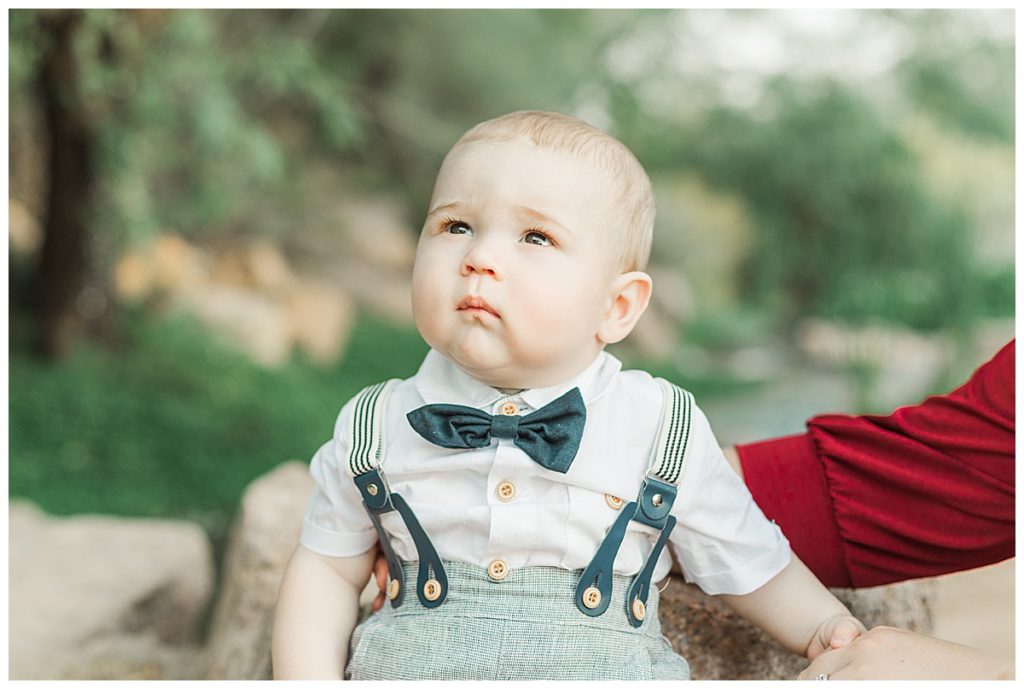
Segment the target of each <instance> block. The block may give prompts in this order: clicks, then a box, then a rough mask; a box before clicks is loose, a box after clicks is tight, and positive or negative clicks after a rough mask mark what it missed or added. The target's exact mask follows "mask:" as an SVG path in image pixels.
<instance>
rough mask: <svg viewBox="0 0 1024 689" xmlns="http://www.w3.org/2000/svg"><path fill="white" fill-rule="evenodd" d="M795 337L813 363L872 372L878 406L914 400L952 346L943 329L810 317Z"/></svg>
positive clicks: (929, 387)
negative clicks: (935, 331) (858, 324)
mask: <svg viewBox="0 0 1024 689" xmlns="http://www.w3.org/2000/svg"><path fill="white" fill-rule="evenodd" d="M796 343H797V347H798V348H799V349H800V350H801V352H802V353H803V354H805V355H806V356H807V357H808V358H809V359H810V360H811V361H813V362H814V363H816V364H818V365H825V366H839V367H858V368H861V369H864V370H867V371H869V372H870V373H872V374H873V375H872V376H870V381H871V383H870V390H868V393H869V396H870V400H871V406H873V407H876V408H878V409H891V408H894V407H897V406H899V405H902V404H908V403H913V402H917V401H919V400H921V399H922V398H923V397H924V396H925V395H927V394H929V393H932V392H935V390H934V389H933V388H934V385H935V382H936V380H938V379H940V378H941V376H942V375H943V374H944V372H945V371H947V370H948V368H949V366H950V364H951V363H952V361H953V354H954V351H955V347H954V344H953V342H952V340H951V339H950V337H949V336H948V335H946V334H943V333H938V334H932V335H925V334H921V333H918V332H915V331H913V330H910V329H908V328H901V327H897V326H883V325H868V326H863V327H855V326H848V325H845V324H841V323H836V322H831V321H826V320H819V319H812V318H809V319H806V320H805V321H804V322H803V323H801V325H800V327H799V328H798V329H797V334H796ZM992 354H995V352H994V351H993V352H992ZM979 363H980V362H979Z"/></svg>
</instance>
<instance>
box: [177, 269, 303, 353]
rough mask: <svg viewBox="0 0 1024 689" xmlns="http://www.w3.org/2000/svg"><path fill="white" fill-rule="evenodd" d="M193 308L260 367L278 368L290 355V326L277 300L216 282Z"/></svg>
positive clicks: (285, 313)
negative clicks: (260, 365)
mask: <svg viewBox="0 0 1024 689" xmlns="http://www.w3.org/2000/svg"><path fill="white" fill-rule="evenodd" d="M190 308H191V309H192V310H193V312H194V313H195V314H196V316H197V317H198V318H199V320H200V321H202V322H203V323H205V324H206V325H207V326H209V327H210V328H211V329H213V330H214V331H215V332H217V333H219V334H220V335H221V336H222V337H223V338H224V339H225V340H226V341H227V342H228V344H229V345H230V346H233V347H235V348H236V349H238V350H239V351H242V352H244V353H245V354H247V355H248V356H249V357H250V358H251V359H252V360H253V361H255V362H256V363H258V364H262V365H263V366H279V365H281V364H283V363H284V362H285V361H287V359H288V356H289V355H290V354H291V348H292V335H291V323H290V321H289V316H288V311H287V309H286V308H285V307H284V304H283V303H282V302H281V301H280V300H278V299H275V298H273V297H268V296H265V295H262V294H260V293H258V292H253V291H251V290H247V289H242V288H240V287H232V286H230V285H222V284H215V283H214V284H211V285H210V286H209V288H208V289H207V290H205V292H204V293H203V295H202V296H201V298H198V299H195V300H192V301H191V306H190Z"/></svg>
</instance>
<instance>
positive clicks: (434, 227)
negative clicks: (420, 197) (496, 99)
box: [412, 139, 619, 388]
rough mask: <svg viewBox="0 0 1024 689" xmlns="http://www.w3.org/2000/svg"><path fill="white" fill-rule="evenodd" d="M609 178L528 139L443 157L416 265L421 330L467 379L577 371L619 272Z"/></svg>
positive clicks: (469, 147)
mask: <svg viewBox="0 0 1024 689" xmlns="http://www.w3.org/2000/svg"><path fill="white" fill-rule="evenodd" d="M611 196H612V187H611V184H610V179H609V178H608V177H607V176H606V175H605V173H604V172H602V171H601V170H598V169H595V168H594V167H593V166H592V165H590V164H588V163H587V162H585V161H583V160H580V159H578V158H576V157H574V156H572V155H571V154H568V153H563V152H558V151H552V150H549V149H544V148H538V147H537V146H535V145H533V144H532V143H531V142H529V141H528V140H526V139H523V140H516V141H511V142H474V143H469V144H464V145H462V146H459V147H458V148H457V149H456V150H455V151H453V152H452V153H451V154H450V155H449V157H448V160H447V161H446V164H445V165H444V166H443V168H442V170H441V172H440V174H439V176H438V179H437V184H436V186H435V189H434V196H433V198H432V199H431V203H430V211H429V213H428V215H427V219H426V222H425V223H424V225H423V231H422V234H421V235H420V240H419V245H418V247H417V251H416V263H415V267H414V269H413V283H412V289H413V299H412V302H413V304H412V305H413V316H414V318H415V321H416V327H417V328H418V329H419V331H420V334H422V335H423V338H424V339H425V340H426V341H427V343H428V344H430V346H431V347H433V348H434V349H436V350H438V351H439V352H440V353H441V354H443V355H445V356H447V357H448V358H449V359H451V360H453V361H454V362H455V363H456V364H457V365H458V366H459V367H460V368H461V369H462V370H464V371H465V372H467V373H468V374H470V375H472V376H474V377H475V378H477V379H479V380H481V381H483V382H485V383H487V384H489V385H492V386H494V387H499V388H534V387H546V386H548V385H555V384H557V383H560V382H563V381H565V380H568V379H569V378H571V377H572V376H574V375H575V374H577V373H579V372H580V371H582V370H583V369H584V368H585V367H586V366H587V365H588V364H589V363H590V362H591V361H592V360H593V358H594V356H596V354H597V353H598V351H599V350H600V349H601V347H602V346H603V343H602V342H601V341H600V340H599V338H598V334H597V333H598V326H599V324H600V322H601V319H602V315H603V313H604V312H605V311H606V310H607V309H608V307H609V303H610V302H609V287H610V285H611V282H612V280H613V278H614V277H615V276H617V275H618V273H619V271H617V270H616V269H615V268H616V267H617V265H618V264H617V260H616V259H615V257H612V256H610V255H609V254H610V249H609V248H608V247H610V246H611V243H610V242H609V241H608V239H607V237H606V232H607V223H608V218H609V214H610V202H609V200H608V199H609V198H610V197H611Z"/></svg>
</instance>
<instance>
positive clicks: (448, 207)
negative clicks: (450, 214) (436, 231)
mask: <svg viewBox="0 0 1024 689" xmlns="http://www.w3.org/2000/svg"><path fill="white" fill-rule="evenodd" d="M457 205H459V204H458V202H457V201H453V202H452V203H446V204H444V205H443V206H438V207H436V208H434V209H433V210H432V211H430V212H429V213H427V217H428V218H429V217H430V216H432V215H437V214H438V213H440V212H441V211H447V210H451V209H452V208H455V207H456V206H457Z"/></svg>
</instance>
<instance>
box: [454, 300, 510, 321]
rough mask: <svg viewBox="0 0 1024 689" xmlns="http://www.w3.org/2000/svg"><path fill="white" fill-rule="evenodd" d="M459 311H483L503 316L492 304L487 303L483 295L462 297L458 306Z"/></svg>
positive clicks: (495, 315) (498, 316)
mask: <svg viewBox="0 0 1024 689" xmlns="http://www.w3.org/2000/svg"><path fill="white" fill-rule="evenodd" d="M457 310H458V311H482V312H484V313H489V314H491V315H492V316H494V317H495V318H501V316H500V315H499V314H498V312H497V311H495V310H494V309H493V308H491V305H490V304H488V303H487V301H485V300H484V299H483V298H482V297H478V296H474V295H467V296H465V297H463V298H462V301H460V302H459V305H458V307H457Z"/></svg>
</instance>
